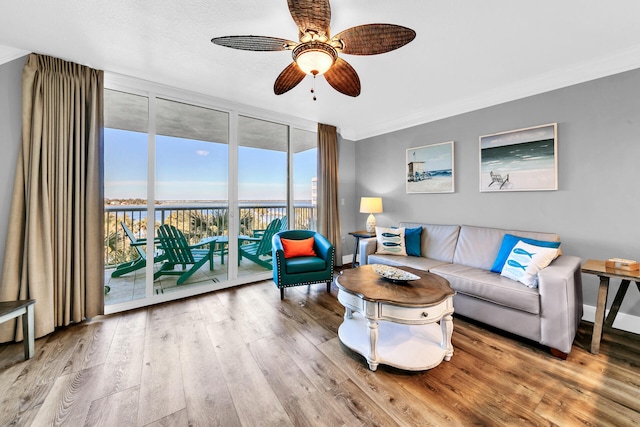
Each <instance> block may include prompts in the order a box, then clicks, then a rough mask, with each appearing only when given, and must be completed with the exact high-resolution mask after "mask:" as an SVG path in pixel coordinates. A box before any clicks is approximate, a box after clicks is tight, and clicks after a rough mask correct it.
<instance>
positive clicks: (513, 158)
mask: <svg viewBox="0 0 640 427" xmlns="http://www.w3.org/2000/svg"><path fill="white" fill-rule="evenodd" d="M554 154H555V150H554V144H553V139H544V140H540V141H531V142H524V143H521V144H513V145H503V146H502V147H493V148H483V149H482V150H481V158H482V163H481V168H482V172H483V173H489V172H490V171H493V172H501V173H505V172H506V173H508V172H510V171H518V170H533V169H553V168H554V167H555V162H554Z"/></svg>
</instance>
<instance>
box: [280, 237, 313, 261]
mask: <svg viewBox="0 0 640 427" xmlns="http://www.w3.org/2000/svg"><path fill="white" fill-rule="evenodd" d="M280 241H281V242H282V248H283V249H284V257H285V258H294V257H299V256H316V253H315V252H314V251H313V243H314V239H313V237H309V238H308V239H303V240H290V239H280Z"/></svg>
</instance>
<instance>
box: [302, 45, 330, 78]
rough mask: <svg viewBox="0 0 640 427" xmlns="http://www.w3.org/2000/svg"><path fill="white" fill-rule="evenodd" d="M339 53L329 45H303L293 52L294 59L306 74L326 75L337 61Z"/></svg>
mask: <svg viewBox="0 0 640 427" xmlns="http://www.w3.org/2000/svg"><path fill="white" fill-rule="evenodd" d="M337 57H338V53H337V52H336V50H335V49H334V48H333V47H332V46H331V45H329V44H327V43H322V42H308V43H301V44H299V45H298V46H296V48H295V49H294V50H293V59H294V61H296V64H298V67H300V69H301V70H302V71H303V72H304V73H305V74H313V75H316V74H324V73H325V72H326V71H327V70H329V68H331V66H332V65H333V63H334V62H335V61H336V58H337Z"/></svg>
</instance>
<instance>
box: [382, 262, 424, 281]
mask: <svg viewBox="0 0 640 427" xmlns="http://www.w3.org/2000/svg"><path fill="white" fill-rule="evenodd" d="M371 268H372V269H373V271H375V272H376V274H378V275H380V276H381V277H382V278H383V279H387V280H390V281H392V282H398V283H404V282H409V281H411V280H418V279H419V278H420V276H416V275H415V274H412V273H409V272H408V271H404V270H400V269H399V268H395V267H391V266H389V265H383V264H372V265H371Z"/></svg>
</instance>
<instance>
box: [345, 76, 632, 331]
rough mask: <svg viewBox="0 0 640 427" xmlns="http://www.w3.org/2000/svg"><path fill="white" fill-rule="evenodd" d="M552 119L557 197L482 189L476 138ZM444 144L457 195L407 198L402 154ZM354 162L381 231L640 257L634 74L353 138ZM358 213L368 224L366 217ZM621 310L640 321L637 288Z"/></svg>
mask: <svg viewBox="0 0 640 427" xmlns="http://www.w3.org/2000/svg"><path fill="white" fill-rule="evenodd" d="M553 122H557V123H558V162H559V164H558V170H559V174H558V175H559V176H558V183H559V190H558V191H539V192H538V191H536V192H509V193H480V192H479V184H478V182H479V181H478V180H479V176H478V175H479V148H478V144H479V142H478V137H479V136H480V135H487V134H492V133H496V132H501V131H508V130H514V129H519V128H525V127H530V126H535V125H540V124H546V123H553ZM445 141H455V187H456V188H455V193H453V194H406V192H405V163H406V161H405V157H406V149H407V148H411V147H419V146H423V145H428V144H434V143H439V142H445ZM355 159H356V172H357V173H356V183H357V185H356V189H357V190H356V197H361V196H368V195H374V194H379V195H380V196H382V197H383V205H384V213H382V214H378V215H376V219H377V222H378V224H379V225H392V224H396V223H398V222H399V221H421V222H426V223H435V224H471V225H480V226H491V227H500V228H512V229H521V230H531V231H550V232H556V233H559V234H560V236H561V239H562V249H563V252H564V253H566V254H572V255H577V256H579V257H581V258H582V259H583V260H586V259H589V258H592V259H607V258H611V257H620V258H629V259H635V260H640V231H639V229H638V219H639V214H640V198H639V197H638V195H637V188H636V185H638V183H640V179H639V178H640V168H639V167H638V160H639V159H640V70H634V71H630V72H626V73H622V74H618V75H615V76H610V77H607V78H602V79H598V80H595V81H591V82H587V83H583V84H579V85H575V86H571V87H568V88H564V89H559V90H555V91H552V92H548V93H545V94H541V95H537V96H533V97H529V98H524V99H521V100H518V101H513V102H509V103H505V104H501V105H498V106H494V107H490V108H486V109H482V110H478V111H473V112H470V113H466V114H462V115H459V116H455V117H450V118H447V119H443V120H439V121H436V122H432V123H427V124H424V125H420V126H415V127H412V128H408V129H404V130H401V131H397V132H392V133H389V134H385V135H381V136H377V137H372V138H369V139H366V140H362V141H358V142H357V143H356V154H355ZM356 216H357V217H358V219H357V223H358V224H360V223H364V221H365V215H363V214H358V213H356ZM583 283H584V284H583V289H584V295H585V304H587V305H591V306H595V302H596V295H597V284H598V282H597V278H596V277H593V276H591V275H583ZM617 286H618V283H617V281H616V284H615V286H613V289H614V290H617ZM610 292H611V291H610ZM612 300H613V297H612V296H610V297H609V303H611V301H612ZM622 312H624V313H628V314H633V315H635V316H640V298H639V295H638V291H637V289H635V287H633V288H630V289H629V293H628V295H627V297H626V298H625V300H624V302H623V304H622V307H621V313H622ZM619 317H620V316H619ZM622 317H624V316H622ZM636 320H637V319H636ZM636 323H637V322H636Z"/></svg>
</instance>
